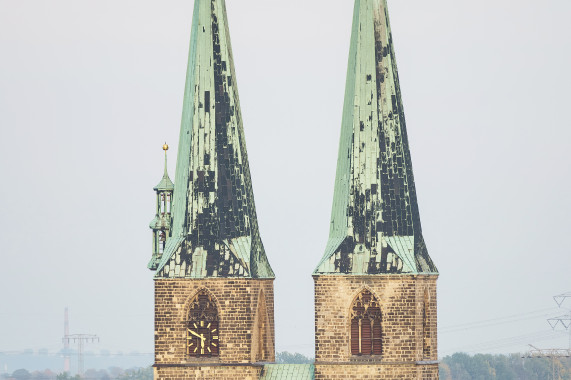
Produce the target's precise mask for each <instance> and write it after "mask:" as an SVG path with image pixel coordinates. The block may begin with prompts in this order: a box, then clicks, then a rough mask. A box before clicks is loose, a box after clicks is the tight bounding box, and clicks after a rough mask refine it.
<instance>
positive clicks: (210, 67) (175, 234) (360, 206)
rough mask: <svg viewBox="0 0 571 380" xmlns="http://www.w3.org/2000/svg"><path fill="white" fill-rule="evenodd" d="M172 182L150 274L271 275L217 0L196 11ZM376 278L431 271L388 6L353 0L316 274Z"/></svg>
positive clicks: (377, 1) (200, 4)
mask: <svg viewBox="0 0 571 380" xmlns="http://www.w3.org/2000/svg"><path fill="white" fill-rule="evenodd" d="M167 178H168V176H167ZM169 181H170V180H169ZM175 183H176V186H175V187H174V194H173V195H172V197H173V198H172V221H171V222H170V226H169V230H168V231H167V232H168V238H167V239H166V240H167V241H166V245H165V246H164V249H163V250H162V251H161V252H160V254H159V253H158V252H155V254H154V256H153V259H152V260H151V263H150V264H149V267H150V268H151V269H155V270H156V271H157V273H156V276H157V277H190V278H203V277H252V278H271V277H273V276H274V274H273V271H272V269H271V267H270V265H269V262H268V260H267V257H266V254H265V251H264V247H263V244H262V241H261V238H260V234H259V231H258V224H257V218H256V210H255V206H254V197H253V193H252V183H251V179H250V171H249V166H248V156H247V153H246V144H245V140H244V133H243V129H242V119H241V114H240V103H239V98H238V90H237V87H236V74H235V71H234V62H233V58H232V49H231V45H230V36H229V32H228V23H227V18H226V9H225V2H224V1H223V0H210V1H201V0H197V1H195V5H194V15H193V21H192V33H191V43H190V54H189V60H188V69H187V77H186V86H185V93H184V105H183V116H182V123H181V130H180V139H179V148H178V157H177V165H176V177H175ZM383 273H408V274H417V273H437V269H436V267H435V265H434V264H433V263H432V260H431V259H430V257H429V255H428V253H427V250H426V246H425V244H424V239H423V236H422V230H421V226H420V217H419V211H418V204H417V199H416V190H415V185H414V178H413V173H412V163H411V157H410V151H409V146H408V138H407V133H406V124H405V119H404V111H403V105H402V99H401V93H400V86H399V78H398V72H397V66H396V61H395V53H394V47H393V40H392V35H391V29H390V23H389V18H388V12H387V6H386V0H356V1H355V8H354V15H353V29H352V36H351V46H350V52H349V65H348V70H347V81H346V90H345V104H344V110H343V119H342V125H341V139H340V144H339V157H338V163H337V175H336V180H335V192H334V201H333V210H332V216H331V227H330V236H329V240H328V243H327V247H326V251H325V254H324V256H323V258H322V260H321V261H320V262H319V264H318V266H317V268H316V270H315V272H314V274H383Z"/></svg>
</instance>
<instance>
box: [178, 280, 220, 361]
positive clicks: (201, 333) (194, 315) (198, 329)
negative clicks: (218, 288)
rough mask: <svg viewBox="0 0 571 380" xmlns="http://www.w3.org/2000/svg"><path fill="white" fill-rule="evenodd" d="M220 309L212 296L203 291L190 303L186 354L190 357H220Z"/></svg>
mask: <svg viewBox="0 0 571 380" xmlns="http://www.w3.org/2000/svg"><path fill="white" fill-rule="evenodd" d="M219 327H220V326H219V323H218V308H217V307H216V303H215V302H214V300H213V299H212V296H211V295H210V294H209V293H208V292H206V291H205V290H201V291H200V292H198V294H197V295H196V296H195V297H194V298H193V299H192V301H191V302H190V309H189V312H188V321H187V332H186V352H187V354H188V355H190V356H195V357H210V356H218V355H219V353H220V347H219V341H220V339H219V336H220V335H219Z"/></svg>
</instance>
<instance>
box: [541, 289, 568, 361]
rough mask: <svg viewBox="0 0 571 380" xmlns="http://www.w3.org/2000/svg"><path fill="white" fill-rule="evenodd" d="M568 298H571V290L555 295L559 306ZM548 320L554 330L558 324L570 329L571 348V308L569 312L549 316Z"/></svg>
mask: <svg viewBox="0 0 571 380" xmlns="http://www.w3.org/2000/svg"><path fill="white" fill-rule="evenodd" d="M567 298H571V292H567V293H563V294H559V295H557V296H554V297H553V299H554V300H555V302H556V303H557V306H559V308H561V306H562V305H563V302H565V300H566V299H567ZM547 322H549V325H550V326H551V328H552V329H553V330H555V327H557V325H558V324H561V326H563V327H564V328H565V330H568V331H569V349H570V350H571V328H569V327H570V326H571V309H569V312H568V313H567V314H565V315H561V316H559V317H555V318H549V319H548V320H547Z"/></svg>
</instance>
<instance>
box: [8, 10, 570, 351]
mask: <svg viewBox="0 0 571 380" xmlns="http://www.w3.org/2000/svg"><path fill="white" fill-rule="evenodd" d="M192 6H193V1H192V0H184V1H183V0H177V1H175V0H172V1H160V2H159V1H150V0H121V1H117V0H97V1H83V0H79V1H78V0H50V1H45V0H27V1H21V0H0V128H1V132H2V133H1V138H0V144H1V149H0V178H1V179H0V181H1V183H2V186H0V207H1V210H2V217H1V219H0V231H1V232H0V237H1V238H2V248H1V249H0V255H1V256H0V258H1V261H2V274H1V275H0V352H1V351H18V350H23V349H26V348H32V349H39V348H44V347H45V348H48V349H50V351H53V352H55V351H57V350H59V349H60V348H61V337H62V335H63V311H64V307H65V306H68V307H69V309H70V318H71V320H70V329H71V332H72V333H92V334H98V335H99V337H100V338H101V342H100V343H99V344H97V345H92V346H91V345H90V346H88V349H93V350H100V349H109V350H112V351H117V350H122V351H124V352H128V351H131V350H138V351H140V352H152V350H153V280H152V277H153V273H152V272H151V271H149V270H148V269H147V268H146V264H147V262H148V260H149V258H150V256H151V231H150V230H149V228H148V223H149V222H150V220H151V219H152V218H153V216H154V192H153V190H152V188H153V186H154V185H156V183H157V182H158V181H159V180H160V178H161V175H162V165H163V157H162V153H163V152H162V150H161V146H162V144H163V142H164V141H165V140H166V141H167V142H168V143H169V144H170V146H171V150H170V151H169V157H170V161H169V171H170V175H171V178H173V179H174V166H175V157H176V146H177V142H178V133H179V127H180V116H181V111H182V97H183V87H184V80H185V70H186V63H187V56H188V42H189V33H190V24H191V17H192ZM227 8H228V19H229V25H230V32H231V37H232V45H233V50H234V59H235V65H236V71H237V81H238V88H239V93H240V101H241V105H242V115H243V120H244V129H245V133H246V140H247V148H248V156H249V160H250V168H251V172H252V181H253V187H254V194H255V200H256V207H257V214H258V218H259V225H260V231H261V235H262V240H263V242H264V245H265V248H266V252H267V255H268V258H269V260H270V263H271V265H272V267H273V269H274V271H275V272H276V276H277V279H276V281H275V295H276V305H275V318H276V349H277V350H278V351H282V350H288V351H297V352H301V353H304V354H307V355H313V330H314V327H313V322H314V316H313V280H312V278H311V272H312V271H313V269H314V268H315V266H316V265H317V263H318V261H319V259H320V258H321V256H322V254H323V250H324V248H325V244H326V241H327V237H328V232H329V230H328V229H329V217H330V210H331V202H332V197H333V182H334V177H335V166H336V161H337V148H338V142H339V141H338V140H339V133H340V125H341V111H342V103H343V95H344V87H345V75H346V69H347V56H348V50H349V38H350V28H351V21H352V9H353V1H351V0H327V1H325V0H319V1H318V0H287V1H277V0H264V1H261V0H241V1H239V0H228V1H227ZM389 10H390V16H391V24H392V30H393V38H394V42H395V49H396V56H397V62H398V66H399V75H400V79H401V86H402V87H401V89H402V93H403V101H404V107H405V114H406V119H407V129H408V133H409V140H410V147H411V154H412V161H413V165H414V175H415V180H416V188H417V193H418V197H419V199H418V201H419V207H420V216H421V221H422V226H423V232H424V237H425V240H426V243H427V246H428V250H429V253H430V255H431V257H432V259H433V260H434V262H435V264H436V265H437V266H438V269H439V270H440V273H441V274H440V279H439V280H438V318H439V320H438V322H439V330H440V334H439V352H440V354H441V355H446V354H450V353H452V352H455V351H467V352H518V351H525V350H526V349H527V347H526V345H527V344H528V343H531V344H534V345H536V346H538V347H562V346H566V345H567V344H568V338H567V335H566V334H565V333H563V332H559V333H558V332H555V333H553V332H551V330H550V327H549V325H548V324H547V322H546V321H545V319H546V318H548V317H550V316H555V315H558V314H562V313H564V310H557V309H556V304H555V302H554V301H553V300H552V298H551V297H552V296H553V295H556V294H559V293H563V292H566V291H571V281H570V272H571V255H570V252H569V245H570V244H569V241H570V240H569V236H570V235H571V231H570V223H569V220H568V219H569V215H571V199H570V196H569V193H570V187H571V177H570V175H571V159H570V157H569V155H570V151H571V122H570V121H569V109H570V103H571V92H570V90H569V89H570V88H571V71H570V69H569V68H570V67H571V31H570V28H571V27H570V26H569V18H570V16H571V2H570V1H568V0H543V1H540V2H539V1H535V0H534V1H532V0H518V1H515V0H480V1H459V0H434V1H425V0H389ZM566 306H568V307H571V300H568V303H567V305H566Z"/></svg>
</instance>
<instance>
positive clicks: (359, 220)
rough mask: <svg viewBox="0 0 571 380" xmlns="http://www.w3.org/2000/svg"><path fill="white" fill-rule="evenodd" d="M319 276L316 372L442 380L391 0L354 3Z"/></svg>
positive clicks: (432, 278)
mask: <svg viewBox="0 0 571 380" xmlns="http://www.w3.org/2000/svg"><path fill="white" fill-rule="evenodd" d="M313 278H314V283H315V379H334V378H339V376H340V374H343V378H344V379H365V378H366V379H371V378H375V379H397V378H398V379H438V364H437V350H436V348H437V345H436V280H437V278H438V271H437V269H436V267H435V265H434V264H433V263H432V260H431V259H430V257H429V255H428V252H427V249H426V245H425V243H424V239H423V237H422V230H421V227H420V217H419V211H418V205H417V200H416V190H415V185H414V178H413V173H412V164H411V158H410V152H409V145H408V138H407V133H406V125H405V119H404V112H403V105H402V100H401V93H400V87H399V78H398V73H397V66H396V62H395V52H394V47H393V40H392V35H391V29H390V24H389V17H388V12H387V4H386V0H355V7H354V14H353V30H352V35H351V46H350V51H349V66H348V69H347V82H346V89H345V104H344V109H343V119H342V125H341V139H340V144H339V157H338V162H337V175H336V179H335V191H334V199H333V209H332V215H331V226H330V234H329V240H328V242H327V246H326V249H325V254H324V255H323V258H322V260H321V261H320V262H319V264H318V266H317V268H316V269H315V271H314V272H313Z"/></svg>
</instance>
